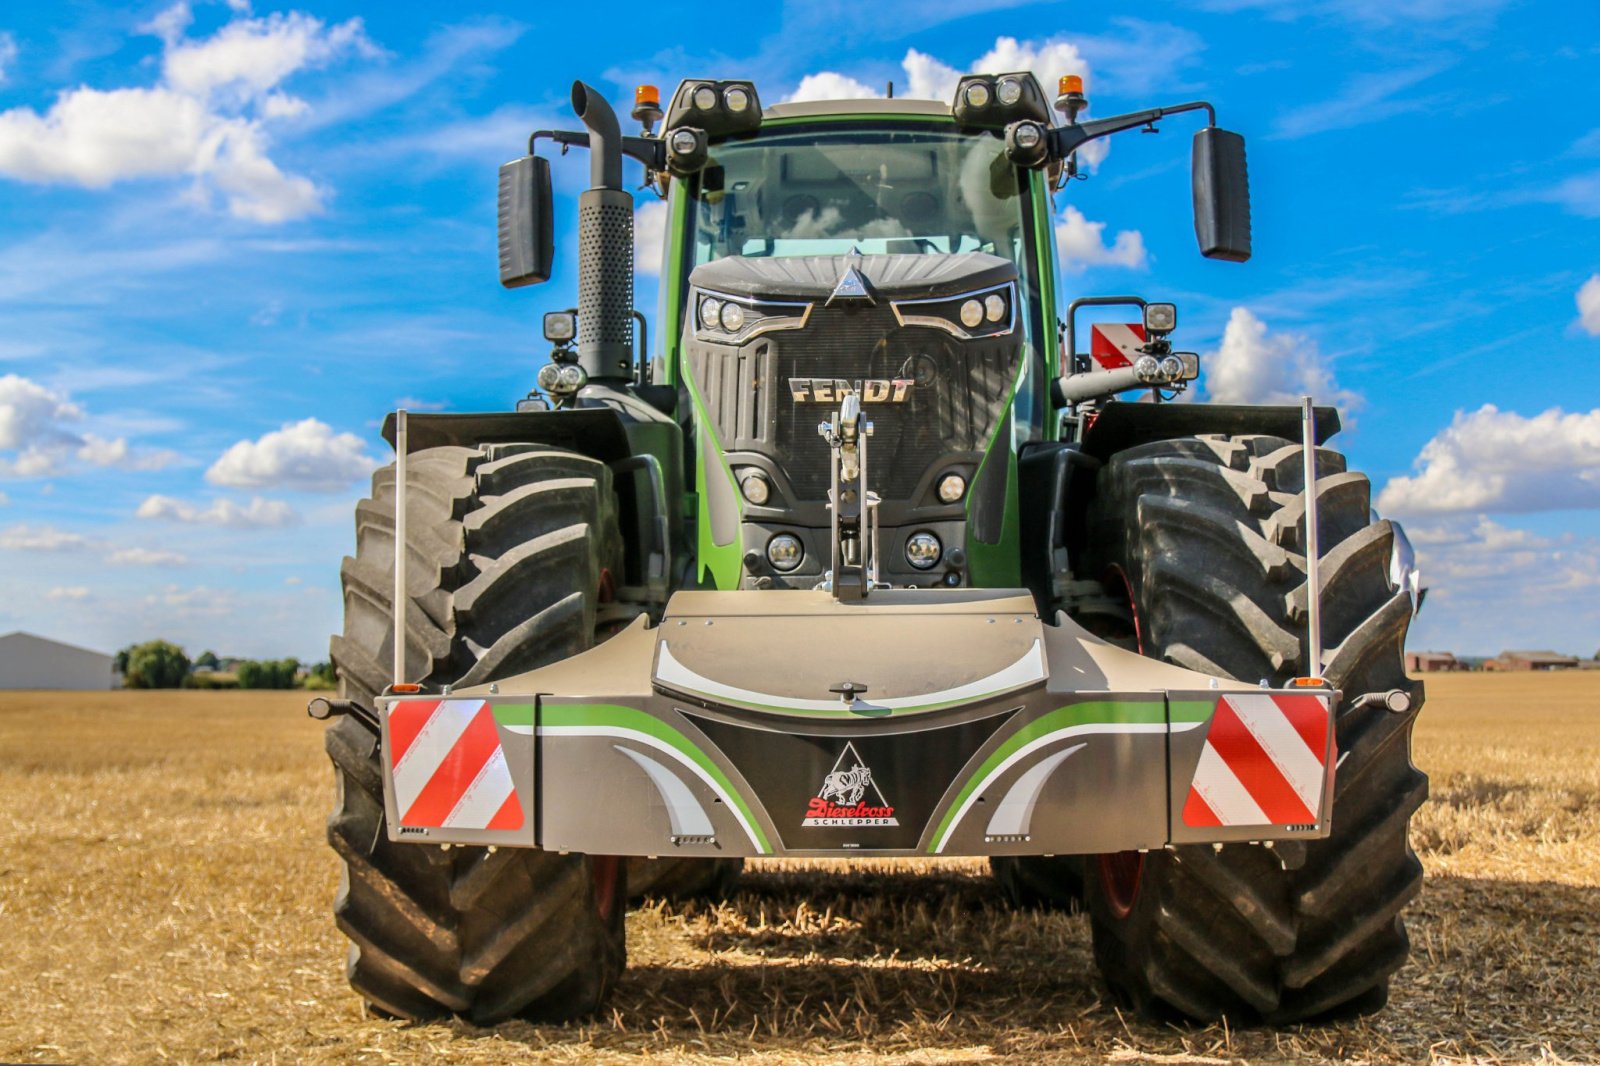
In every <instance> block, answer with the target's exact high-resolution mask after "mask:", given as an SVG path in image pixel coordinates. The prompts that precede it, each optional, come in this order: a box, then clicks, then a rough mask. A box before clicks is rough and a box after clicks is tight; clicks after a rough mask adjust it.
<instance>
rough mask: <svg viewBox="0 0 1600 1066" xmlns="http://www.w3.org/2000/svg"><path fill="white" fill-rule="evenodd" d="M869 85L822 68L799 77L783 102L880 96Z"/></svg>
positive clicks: (880, 94)
mask: <svg viewBox="0 0 1600 1066" xmlns="http://www.w3.org/2000/svg"><path fill="white" fill-rule="evenodd" d="M882 95H883V94H882V93H881V92H878V91H877V90H876V89H874V88H872V87H871V86H869V85H867V84H865V83H863V82H860V81H857V80H856V79H855V78H852V77H850V76H849V75H848V74H838V73H835V72H834V71H831V70H824V71H822V72H821V73H820V74H807V75H806V76H805V77H803V78H801V79H800V84H799V86H797V87H796V88H795V91H794V92H792V93H790V94H789V95H788V96H785V97H784V101H785V102H797V101H800V100H871V99H874V98H875V97H879V96H882Z"/></svg>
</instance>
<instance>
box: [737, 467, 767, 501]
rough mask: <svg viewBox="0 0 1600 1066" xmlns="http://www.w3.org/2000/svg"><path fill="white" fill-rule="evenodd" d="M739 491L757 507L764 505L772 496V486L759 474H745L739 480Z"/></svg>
mask: <svg viewBox="0 0 1600 1066" xmlns="http://www.w3.org/2000/svg"><path fill="white" fill-rule="evenodd" d="M739 491H740V492H742V493H744V498H745V499H747V500H749V501H750V502H751V503H753V504H755V505H756V506H757V507H761V506H764V505H765V504H766V502H767V500H768V499H770V498H771V496H772V486H771V485H770V484H769V483H768V482H767V479H766V478H764V477H762V476H761V475H760V474H747V475H746V476H745V479H744V480H743V481H741V482H739Z"/></svg>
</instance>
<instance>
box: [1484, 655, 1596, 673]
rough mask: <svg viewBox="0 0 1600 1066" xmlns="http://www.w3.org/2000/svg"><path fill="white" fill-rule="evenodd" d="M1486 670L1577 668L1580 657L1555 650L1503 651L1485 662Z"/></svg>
mask: <svg viewBox="0 0 1600 1066" xmlns="http://www.w3.org/2000/svg"><path fill="white" fill-rule="evenodd" d="M1483 668H1484V669H1485V670H1576V669H1577V668H1578V657H1577V656H1576V655H1562V654H1561V653H1560V652H1554V651H1503V652H1501V653H1500V654H1499V655H1498V656H1496V657H1495V658H1493V659H1490V660H1489V661H1488V662H1486V663H1484V664H1483Z"/></svg>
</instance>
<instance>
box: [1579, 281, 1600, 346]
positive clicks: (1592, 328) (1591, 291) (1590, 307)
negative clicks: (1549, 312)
mask: <svg viewBox="0 0 1600 1066" xmlns="http://www.w3.org/2000/svg"><path fill="white" fill-rule="evenodd" d="M1578 324H1579V325H1580V326H1582V327H1583V331H1584V332H1585V333H1587V334H1589V336H1591V337H1600V274H1592V275H1590V277H1589V280H1588V281H1586V282H1584V283H1583V287H1582V288H1580V289H1579V290H1578Z"/></svg>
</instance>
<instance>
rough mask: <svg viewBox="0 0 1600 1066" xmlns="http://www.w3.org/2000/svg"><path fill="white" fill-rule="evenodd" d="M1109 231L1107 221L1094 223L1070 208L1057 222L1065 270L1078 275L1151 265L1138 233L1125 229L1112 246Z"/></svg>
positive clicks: (1057, 243) (1058, 245)
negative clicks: (1086, 271)
mask: <svg viewBox="0 0 1600 1066" xmlns="http://www.w3.org/2000/svg"><path fill="white" fill-rule="evenodd" d="M1105 228H1106V224H1105V223H1104V222H1090V221H1089V220H1088V219H1086V218H1084V217H1083V212H1081V211H1079V210H1078V209H1077V208H1076V207H1071V206H1069V207H1068V208H1067V209H1066V211H1064V212H1063V213H1062V215H1061V217H1060V218H1059V219H1057V220H1056V251H1057V253H1058V254H1059V258H1060V262H1061V269H1063V270H1066V271H1070V272H1071V273H1074V274H1077V273H1081V272H1082V271H1083V270H1084V269H1085V268H1087V267H1091V266H1122V267H1129V268H1131V269H1134V270H1142V269H1144V268H1145V267H1146V266H1147V265H1148V261H1147V258H1146V256H1145V250H1144V237H1143V236H1141V235H1140V233H1139V231H1138V230H1136V229H1134V230H1121V231H1119V232H1118V233H1117V236H1116V239H1115V240H1114V241H1112V242H1111V244H1109V245H1108V244H1106V242H1105Z"/></svg>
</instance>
